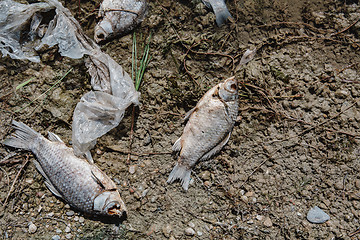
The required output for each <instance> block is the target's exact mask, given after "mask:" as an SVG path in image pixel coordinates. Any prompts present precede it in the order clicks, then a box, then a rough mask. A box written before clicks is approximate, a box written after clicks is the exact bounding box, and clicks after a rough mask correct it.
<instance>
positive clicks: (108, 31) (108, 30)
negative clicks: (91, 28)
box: [94, 18, 114, 43]
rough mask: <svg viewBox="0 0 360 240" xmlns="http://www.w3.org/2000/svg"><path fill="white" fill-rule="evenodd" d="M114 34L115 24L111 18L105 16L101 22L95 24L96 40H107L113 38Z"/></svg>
mask: <svg viewBox="0 0 360 240" xmlns="http://www.w3.org/2000/svg"><path fill="white" fill-rule="evenodd" d="M113 35H114V30H113V24H112V22H111V21H110V20H109V19H107V18H104V19H103V20H102V21H101V22H99V23H98V24H97V25H96V26H95V34H94V39H95V42H97V43H99V42H101V41H105V40H107V39H109V38H111V37H112V36H113Z"/></svg>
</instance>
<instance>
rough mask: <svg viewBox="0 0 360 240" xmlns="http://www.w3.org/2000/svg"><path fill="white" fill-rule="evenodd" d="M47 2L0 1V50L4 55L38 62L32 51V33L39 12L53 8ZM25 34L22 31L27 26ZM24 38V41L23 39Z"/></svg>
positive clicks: (33, 32)
mask: <svg viewBox="0 0 360 240" xmlns="http://www.w3.org/2000/svg"><path fill="white" fill-rule="evenodd" d="M53 8H54V7H52V6H50V5H49V4H48V3H44V2H40V3H33V4H29V5H26V4H21V3H17V2H14V1H12V0H1V1H0V51H1V53H2V55H3V56H4V57H5V56H7V55H9V56H10V57H11V58H13V59H27V60H30V61H32V62H40V58H39V56H37V53H36V52H35V51H34V47H35V46H34V44H36V42H34V41H33V40H34V37H35V36H34V34H35V30H36V29H37V28H38V26H39V20H40V21H41V19H40V18H39V14H38V13H40V12H47V11H50V10H51V9H53ZM29 23H31V24H30V29H29V31H27V32H28V34H27V35H25V36H24V34H23V31H24V30H25V29H26V28H27V27H29ZM24 40H25V41H24Z"/></svg>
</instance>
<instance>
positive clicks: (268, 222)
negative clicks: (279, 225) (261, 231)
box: [264, 217, 273, 227]
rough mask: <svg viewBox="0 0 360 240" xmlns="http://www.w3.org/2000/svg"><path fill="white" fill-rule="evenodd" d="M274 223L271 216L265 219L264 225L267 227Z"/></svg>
mask: <svg viewBox="0 0 360 240" xmlns="http://www.w3.org/2000/svg"><path fill="white" fill-rule="evenodd" d="M272 225H273V224H272V221H271V219H270V218H269V217H266V218H265V220H264V226H265V227H271V226H272Z"/></svg>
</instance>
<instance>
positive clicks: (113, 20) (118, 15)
mask: <svg viewBox="0 0 360 240" xmlns="http://www.w3.org/2000/svg"><path fill="white" fill-rule="evenodd" d="M146 12H147V3H146V1H145V0H104V1H103V2H102V3H101V6H100V10H99V15H98V16H99V17H100V18H101V19H102V20H101V21H100V22H99V23H98V24H97V25H96V26H95V36H94V39H95V41H96V42H101V41H104V40H108V39H110V38H113V37H115V36H119V35H124V34H125V33H127V32H129V31H131V30H132V29H134V28H135V27H136V26H137V25H138V24H139V23H141V22H142V21H143V20H144V18H145V15H146Z"/></svg>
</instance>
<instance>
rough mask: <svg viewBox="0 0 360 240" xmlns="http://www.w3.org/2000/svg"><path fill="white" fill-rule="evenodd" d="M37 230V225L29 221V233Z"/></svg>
mask: <svg viewBox="0 0 360 240" xmlns="http://www.w3.org/2000/svg"><path fill="white" fill-rule="evenodd" d="M36 230H37V227H36V225H35V224H33V223H32V222H30V224H29V233H35V232H36Z"/></svg>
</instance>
